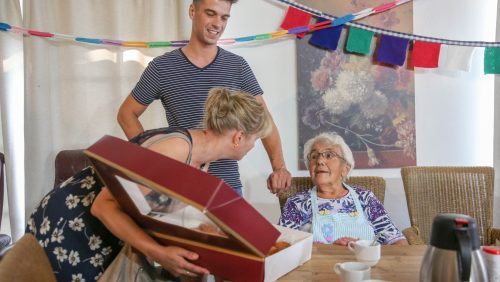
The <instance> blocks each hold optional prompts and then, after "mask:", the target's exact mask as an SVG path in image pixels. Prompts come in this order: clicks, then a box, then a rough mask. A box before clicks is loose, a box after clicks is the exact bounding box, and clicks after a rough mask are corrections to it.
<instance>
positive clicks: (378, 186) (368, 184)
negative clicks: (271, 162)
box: [278, 176, 385, 210]
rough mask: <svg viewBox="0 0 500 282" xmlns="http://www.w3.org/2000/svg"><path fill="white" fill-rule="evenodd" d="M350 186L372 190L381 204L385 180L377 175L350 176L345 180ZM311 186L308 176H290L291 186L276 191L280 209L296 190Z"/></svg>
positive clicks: (299, 190)
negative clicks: (285, 189)
mask: <svg viewBox="0 0 500 282" xmlns="http://www.w3.org/2000/svg"><path fill="white" fill-rule="evenodd" d="M346 183H347V184H349V185H351V186H358V187H361V188H366V189H370V190H372V191H373V193H374V194H375V196H376V197H377V199H378V200H379V201H380V202H381V203H382V204H383V203H384V197H385V180H384V178H382V177H379V176H351V177H349V178H348V179H347V181H346ZM312 186H313V183H312V180H311V178H310V177H309V176H305V177H292V186H290V189H288V190H287V191H284V192H280V193H278V199H279V202H280V209H281V210H283V206H284V205H285V203H286V200H287V199H288V197H290V196H292V195H295V194H296V193H298V192H301V191H304V190H307V189H309V188H311V187H312Z"/></svg>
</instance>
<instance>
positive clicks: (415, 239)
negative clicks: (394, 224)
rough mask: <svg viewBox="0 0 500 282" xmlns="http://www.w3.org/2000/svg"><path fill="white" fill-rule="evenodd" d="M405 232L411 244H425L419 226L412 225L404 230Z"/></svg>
mask: <svg viewBox="0 0 500 282" xmlns="http://www.w3.org/2000/svg"><path fill="white" fill-rule="evenodd" d="M403 234H404V235H405V237H406V240H407V241H408V244H410V245H425V243H424V241H423V240H422V238H420V230H418V228H417V227H415V226H412V227H408V228H406V229H405V230H403Z"/></svg>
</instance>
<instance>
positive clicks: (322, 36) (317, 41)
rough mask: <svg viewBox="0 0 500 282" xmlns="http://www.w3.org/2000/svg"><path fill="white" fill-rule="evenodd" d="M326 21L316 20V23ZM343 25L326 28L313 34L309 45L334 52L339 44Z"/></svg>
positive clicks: (322, 19)
mask: <svg viewBox="0 0 500 282" xmlns="http://www.w3.org/2000/svg"><path fill="white" fill-rule="evenodd" d="M324 21H327V19H324V18H318V21H317V22H318V23H320V22H324ZM342 27H344V25H339V26H334V27H328V28H324V29H320V30H316V31H314V32H313V34H312V36H311V39H309V44H312V45H315V46H318V47H320V48H324V49H328V50H336V49H337V46H338V44H339V38H340V34H341V33H342Z"/></svg>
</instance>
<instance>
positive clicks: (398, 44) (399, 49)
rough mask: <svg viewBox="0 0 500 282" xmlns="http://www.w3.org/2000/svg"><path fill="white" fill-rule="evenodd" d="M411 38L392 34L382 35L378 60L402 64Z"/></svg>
mask: <svg viewBox="0 0 500 282" xmlns="http://www.w3.org/2000/svg"><path fill="white" fill-rule="evenodd" d="M408 42H409V40H408V39H406V38H399V37H394V36H390V35H382V36H381V38H380V45H379V49H378V53H377V60H378V61H379V62H381V63H384V64H390V65H398V66H402V65H403V64H404V62H405V58H406V49H408Z"/></svg>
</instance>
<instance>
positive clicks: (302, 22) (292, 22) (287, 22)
mask: <svg viewBox="0 0 500 282" xmlns="http://www.w3.org/2000/svg"><path fill="white" fill-rule="evenodd" d="M311 18H312V15H311V14H309V13H306V12H304V11H302V10H299V9H296V8H294V7H292V6H289V7H288V10H287V11H286V15H285V19H284V20H283V22H282V23H281V25H280V27H281V28H282V29H291V28H294V27H299V26H308V25H309V22H310V21H311ZM305 34H306V33H305V32H302V33H298V34H297V37H299V38H302V37H304V35H305Z"/></svg>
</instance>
